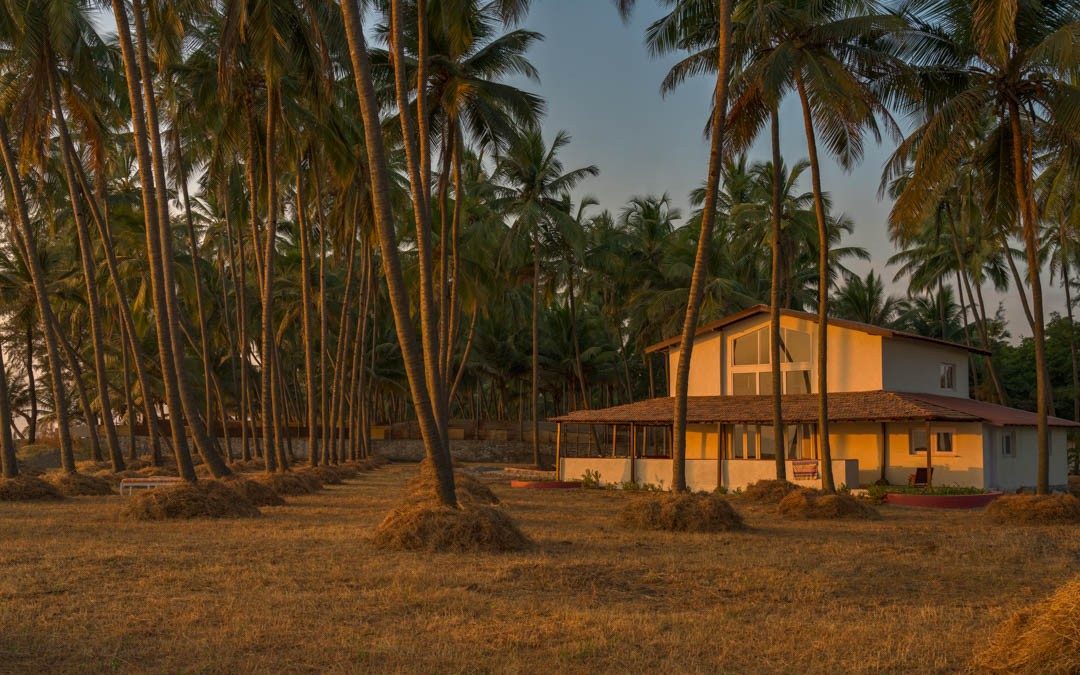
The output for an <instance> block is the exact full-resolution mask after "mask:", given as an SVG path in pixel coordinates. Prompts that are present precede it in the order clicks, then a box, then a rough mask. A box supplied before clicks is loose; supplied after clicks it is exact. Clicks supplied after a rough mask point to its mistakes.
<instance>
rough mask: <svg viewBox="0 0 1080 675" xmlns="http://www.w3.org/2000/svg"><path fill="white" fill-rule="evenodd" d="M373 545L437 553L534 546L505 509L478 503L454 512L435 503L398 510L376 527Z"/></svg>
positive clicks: (414, 503)
mask: <svg viewBox="0 0 1080 675" xmlns="http://www.w3.org/2000/svg"><path fill="white" fill-rule="evenodd" d="M372 542H373V543H374V544H375V546H377V547H379V548H384V549H390V550H400V551H431V552H438V553H445V552H448V551H456V552H459V553H460V552H470V553H477V552H486V553H501V552H506V551H521V550H524V549H526V548H528V547H529V546H530V544H531V543H532V542H530V541H529V538H528V537H526V536H525V535H524V534H523V533H522V532H521V530H520V529H518V526H517V525H516V524H515V523H514V521H513V519H512V518H510V516H508V515H507V514H506V512H505V511H503V510H502V509H499V508H495V507H493V506H485V505H483V504H477V503H463V504H462V507H461V508H458V509H453V508H449V507H446V506H442V505H440V504H438V503H436V502H434V501H432V500H410V501H406V502H405V503H403V504H401V505H400V506H398V507H397V508H395V509H394V510H393V511H391V512H390V513H389V514H387V516H386V518H384V519H383V521H382V522H381V523H379V526H378V527H376V528H375V534H374V536H373V537H372Z"/></svg>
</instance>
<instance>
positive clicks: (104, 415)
mask: <svg viewBox="0 0 1080 675" xmlns="http://www.w3.org/2000/svg"><path fill="white" fill-rule="evenodd" d="M48 87H49V95H50V98H51V100H52V112H53V115H54V117H55V122H56V125H57V127H58V129H59V130H60V145H61V148H60V157H61V165H62V167H63V173H64V179H65V182H66V184H67V189H68V198H69V199H70V201H71V212H72V217H73V220H74V221H75V234H76V238H77V239H78V242H79V258H80V262H81V267H82V272H83V285H84V287H85V289H86V313H87V320H88V322H89V324H90V340H91V352H92V353H93V360H94V361H93V366H94V381H95V385H96V387H97V398H98V406H99V408H100V410H101V423H102V425H103V426H104V427H105V443H106V447H107V448H108V451H109V461H110V463H111V464H112V468H113V471H123V470H124V468H125V466H124V455H123V453H122V452H121V450H120V438H119V436H117V433H116V424H115V420H114V419H113V413H112V405H111V403H110V400H109V380H108V370H107V369H106V368H105V340H104V338H103V336H102V330H101V320H102V315H101V301H100V296H99V295H98V288H97V261H95V260H94V252H93V246H92V244H91V243H90V232H89V230H88V228H87V227H86V220H85V219H84V213H83V210H82V206H81V204H80V199H79V196H80V195H79V187H78V185H77V184H76V179H75V169H74V167H73V165H72V164H73V159H72V156H73V154H74V152H73V150H74V148H73V145H72V142H71V137H70V135H69V133H68V127H67V122H66V120H65V118H64V111H63V108H62V99H61V98H60V85H59V83H58V82H57V73H56V63H55V62H53V63H52V64H51V65H50V67H49V68H48ZM85 197H86V199H87V200H91V199H93V196H92V195H91V194H89V193H88V194H86V195H85ZM106 245H107V243H106ZM87 424H94V421H93V419H88V420H87ZM95 426H96V425H95Z"/></svg>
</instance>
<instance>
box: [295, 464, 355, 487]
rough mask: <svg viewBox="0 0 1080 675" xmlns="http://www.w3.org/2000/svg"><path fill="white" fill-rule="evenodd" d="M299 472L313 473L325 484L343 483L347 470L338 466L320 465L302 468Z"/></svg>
mask: <svg viewBox="0 0 1080 675" xmlns="http://www.w3.org/2000/svg"><path fill="white" fill-rule="evenodd" d="M298 473H307V474H309V475H312V476H314V477H315V478H318V479H319V481H320V482H321V483H323V484H325V485H341V484H342V483H343V482H344V481H345V476H344V474H345V473H346V472H345V471H343V470H342V469H341V468H340V467H337V466H329V465H320V466H309V467H306V468H303V469H300V471H299V472H298Z"/></svg>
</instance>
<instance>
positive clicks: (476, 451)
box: [371, 439, 555, 464]
mask: <svg viewBox="0 0 1080 675" xmlns="http://www.w3.org/2000/svg"><path fill="white" fill-rule="evenodd" d="M371 451H372V452H373V453H374V454H376V455H380V456H382V457H385V458H387V459H389V460H392V461H396V462H419V461H420V460H421V459H423V458H424V444H423V442H421V441H418V440H412V439H395V440H373V441H372V442H371ZM540 453H541V454H542V455H543V456H544V457H546V458H547V459H548V461H554V459H555V446H554V445H553V444H548V443H541V444H540ZM450 454H451V455H453V457H454V459H456V460H458V461H461V462H499V463H507V464H532V461H533V450H532V444H531V443H527V442H522V441H484V440H481V441H473V440H467V441H466V440H451V441H450Z"/></svg>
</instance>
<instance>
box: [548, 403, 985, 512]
mask: <svg viewBox="0 0 1080 675" xmlns="http://www.w3.org/2000/svg"><path fill="white" fill-rule="evenodd" d="M941 398H942V397H935V396H931V395H920V394H905V393H898V392H886V391H867V392H837V393H834V394H830V396H829V422H830V439H834V440H831V441H830V445H831V447H832V448H833V460H832V469H833V476H834V480H835V482H836V484H837V485H847V486H849V487H856V486H858V485H859V484H860V482H861V481H860V468H861V469H862V470H863V471H864V472H865V471H866V470H868V469H880V476H881V477H882V478H884V477H885V476H886V469H887V468H888V467H889V464H890V457H889V431H888V425H889V424H890V423H897V422H903V423H906V424H909V425H925V430H926V433H925V436H924V438H927V439H929V438H930V437H931V425H932V424H934V423H942V422H947V423H962V422H968V423H969V422H979V421H980V420H981V418H980V417H979V416H978V415H975V414H972V412H970V411H965V410H958V409H956V408H953V407H951V406H949V405H946V404H948V403H949V401H945V402H944V403H945V404H943V403H942V402H941V401H939V400H936V399H941ZM817 406H818V397H817V395H815V394H797V395H787V396H784V397H783V401H782V410H783V420H784V426H785V428H784V440H783V443H782V447H783V451H784V456H785V458H786V465H787V477H788V479H789V480H791V481H792V482H794V483H796V484H799V485H805V486H807V487H820V486H821V473H822V468H823V467H822V466H821V451H820V448H819V447H818V445H819V444H818V434H817ZM673 413H674V399H673V398H670V397H665V398H654V399H648V400H644V401H638V402H636V403H630V404H626V405H620V406H614V407H611V408H604V409H598V410H578V411H574V412H572V413H569V414H566V415H563V416H561V417H557V418H554V419H553V420H552V421H554V422H555V423H556V467H557V471H558V475H559V479H561V480H574V479H579V478H582V477H583V476H585V475H586V473H587V472H588V474H589V475H590V476H591V477H592V478H594V479H596V480H598V481H599V482H601V483H604V484H639V485H645V484H651V485H656V486H659V487H668V486H670V485H671V468H672V464H671V448H672V442H673V439H672V430H673ZM854 429H858V430H859V431H860V433H859V434H858V435H857V437H856V435H852V439H851V440H850V441H848V440H847V439H846V437H845V435H846V434H847V432H848V431H849V430H854ZM867 429H871V430H876V432H877V433H876V437H875V438H873V439H867V438H866V436H867V433H866V430H867ZM836 438H843V439H845V442H837V441H836V440H835V439H836ZM859 444H861V446H865V447H858V448H856V447H855V446H857V445H859ZM777 445H778V444H777V443H776V440H775V434H774V433H773V432H772V399H771V397H769V396H691V397H689V398H688V400H687V455H686V477H687V484H688V486H689V487H690V488H691V489H693V490H714V489H716V488H717V487H720V486H723V487H725V488H728V489H737V488H740V487H744V486H746V485H748V484H750V483H753V482H755V481H757V480H762V479H768V478H774V477H775V475H776V469H775V460H776V451H777ZM925 446H927V447H921V448H915V450H916V451H917V452H919V453H921V454H925V465H926V466H927V467H932V466H933V463H934V455H933V451H932V448H931V447H928V446H931V443H929V442H927V443H925ZM856 449H857V450H858V452H855V451H854V450H856ZM903 454H904V455H905V456H908V455H909V449H908V448H907V447H905V448H904V449H903ZM860 458H861V459H862V461H863V462H864V464H865V465H864V466H862V467H860ZM919 459H920V460H921V459H922V458H921V457H920V458H919ZM927 473H928V474H931V475H932V472H930V471H928V472H927ZM864 476H865V473H864Z"/></svg>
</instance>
